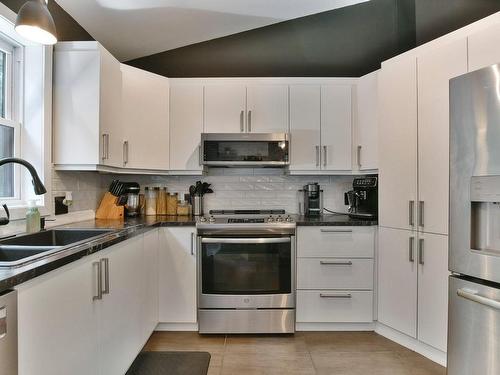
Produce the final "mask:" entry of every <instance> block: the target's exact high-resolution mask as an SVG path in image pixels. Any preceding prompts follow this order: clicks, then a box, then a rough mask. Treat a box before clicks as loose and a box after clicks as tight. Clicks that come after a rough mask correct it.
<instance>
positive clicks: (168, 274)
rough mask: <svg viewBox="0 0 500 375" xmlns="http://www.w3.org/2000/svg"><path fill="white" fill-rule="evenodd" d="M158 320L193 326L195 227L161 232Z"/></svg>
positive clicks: (171, 228) (194, 303)
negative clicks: (191, 324)
mask: <svg viewBox="0 0 500 375" xmlns="http://www.w3.org/2000/svg"><path fill="white" fill-rule="evenodd" d="M159 270H160V271H159V272H160V273H159V283H160V284H159V288H160V289H159V304H160V305H159V314H160V316H159V320H160V322H161V323H196V321H197V311H196V228H195V227H169V228H161V229H160V249H159Z"/></svg>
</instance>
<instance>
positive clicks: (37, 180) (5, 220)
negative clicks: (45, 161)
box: [0, 158, 47, 225]
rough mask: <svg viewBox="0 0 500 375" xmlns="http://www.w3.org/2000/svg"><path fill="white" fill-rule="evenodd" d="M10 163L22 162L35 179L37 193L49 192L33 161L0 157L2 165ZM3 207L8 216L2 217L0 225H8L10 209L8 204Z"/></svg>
mask: <svg viewBox="0 0 500 375" xmlns="http://www.w3.org/2000/svg"><path fill="white" fill-rule="evenodd" d="M10 163H14V164H21V165H24V166H25V167H26V169H27V170H28V172H29V173H30V175H31V178H32V179H33V180H32V182H33V188H34V190H35V194H36V195H42V194H45V193H46V192H47V189H46V188H45V186H44V185H43V183H42V180H40V177H38V173H36V170H35V167H33V165H32V164H31V163H29V162H27V161H26V160H24V159H19V158H5V159H0V167H1V166H2V165H4V164H10ZM2 207H3V208H4V210H5V213H6V214H7V216H6V217H0V225H7V224H9V219H10V213H9V209H8V208H7V205H6V204H4V205H2Z"/></svg>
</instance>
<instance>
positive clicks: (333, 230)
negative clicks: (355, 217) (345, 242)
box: [319, 229, 352, 233]
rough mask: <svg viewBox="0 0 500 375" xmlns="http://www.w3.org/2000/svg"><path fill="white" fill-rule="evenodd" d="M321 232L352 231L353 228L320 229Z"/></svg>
mask: <svg viewBox="0 0 500 375" xmlns="http://www.w3.org/2000/svg"><path fill="white" fill-rule="evenodd" d="M319 231H320V232H321V233H352V229H320V230H319Z"/></svg>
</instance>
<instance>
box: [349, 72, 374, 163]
mask: <svg viewBox="0 0 500 375" xmlns="http://www.w3.org/2000/svg"><path fill="white" fill-rule="evenodd" d="M377 75H378V71H377V72H373V73H370V74H367V75H365V76H363V77H361V78H360V79H359V80H358V84H357V87H356V107H357V111H356V114H357V116H356V121H355V122H354V137H355V139H354V151H355V161H354V164H355V169H359V170H360V171H366V170H373V169H378V122H377V121H378V94H377V90H378V86H377V82H378V81H377Z"/></svg>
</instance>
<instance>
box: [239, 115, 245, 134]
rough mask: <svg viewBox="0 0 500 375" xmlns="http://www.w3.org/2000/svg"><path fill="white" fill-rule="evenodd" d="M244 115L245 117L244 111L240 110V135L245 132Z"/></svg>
mask: <svg viewBox="0 0 500 375" xmlns="http://www.w3.org/2000/svg"><path fill="white" fill-rule="evenodd" d="M244 115H245V111H243V110H241V112H240V132H241V133H243V132H244V131H245V124H244Z"/></svg>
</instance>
